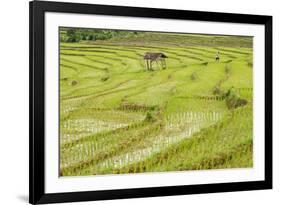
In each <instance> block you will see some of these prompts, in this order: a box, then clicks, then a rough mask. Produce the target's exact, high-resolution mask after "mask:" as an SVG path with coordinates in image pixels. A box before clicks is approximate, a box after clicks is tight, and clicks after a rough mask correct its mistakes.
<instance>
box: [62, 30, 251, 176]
mask: <svg viewBox="0 0 281 205" xmlns="http://www.w3.org/2000/svg"><path fill="white" fill-rule="evenodd" d="M74 31H75V29H74ZM67 32H68V30H67V29H66V28H63V29H61V30H60V34H61V39H62V38H64V39H67ZM85 33H86V34H85ZM95 33H96V35H101V34H102V35H107V36H110V37H106V38H102V37H100V38H96V39H89V37H88V36H89V35H95ZM71 35H75V37H76V38H77V39H78V42H62V40H61V43H60V175H61V176H80V175H99V174H117V173H139V172H154V171H157V172H162V171H181V170H201V169H221V168H245V167H252V166H253V156H252V146H253V142H252V140H253V132H252V129H253V111H252V96H253V93H252V92H253V89H252V88H253V79H252V64H253V63H252V56H253V50H252V38H251V37H238V36H212V35H195V34H169V33H153V32H127V33H126V32H125V31H122V32H119V33H118V32H113V31H103V32H102V31H99V32H97V31H96V30H93V31H91V30H89V29H88V30H86V31H83V30H81V29H78V30H76V31H75V32H74V34H73V33H71ZM82 35H86V37H85V38H83V36H82ZM77 36H78V37H77ZM98 39H100V40H98ZM65 41H67V40H65ZM69 41H70V40H69ZM76 41H77V40H76ZM217 51H219V52H220V61H219V62H216V61H215V55H216V52H217ZM145 52H162V53H164V54H165V55H167V56H168V58H167V59H166V64H167V68H166V69H162V68H161V67H160V66H157V64H154V67H153V69H154V71H148V70H147V68H146V65H145V62H144V60H143V55H144V53H145Z"/></svg>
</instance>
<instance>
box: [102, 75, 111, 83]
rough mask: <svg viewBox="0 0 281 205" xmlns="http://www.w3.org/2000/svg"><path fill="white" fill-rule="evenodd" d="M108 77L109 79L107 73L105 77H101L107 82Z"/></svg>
mask: <svg viewBox="0 0 281 205" xmlns="http://www.w3.org/2000/svg"><path fill="white" fill-rule="evenodd" d="M108 79H109V76H108V75H106V76H104V77H102V78H101V81H103V82H105V81H107V80H108Z"/></svg>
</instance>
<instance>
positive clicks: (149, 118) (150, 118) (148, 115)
mask: <svg viewBox="0 0 281 205" xmlns="http://www.w3.org/2000/svg"><path fill="white" fill-rule="evenodd" d="M155 120H156V118H155V117H154V116H153V115H152V113H151V112H147V113H146V116H145V119H144V121H146V122H154V121H155Z"/></svg>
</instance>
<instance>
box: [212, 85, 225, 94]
mask: <svg viewBox="0 0 281 205" xmlns="http://www.w3.org/2000/svg"><path fill="white" fill-rule="evenodd" d="M222 93H223V92H222V90H221V88H220V86H219V85H216V86H215V87H214V89H213V94H214V95H221V94H222Z"/></svg>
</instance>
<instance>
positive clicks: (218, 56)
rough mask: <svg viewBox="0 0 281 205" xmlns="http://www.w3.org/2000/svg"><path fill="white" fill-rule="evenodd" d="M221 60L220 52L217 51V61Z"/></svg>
mask: <svg viewBox="0 0 281 205" xmlns="http://www.w3.org/2000/svg"><path fill="white" fill-rule="evenodd" d="M219 61H220V52H219V51H217V53H216V62H219Z"/></svg>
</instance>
